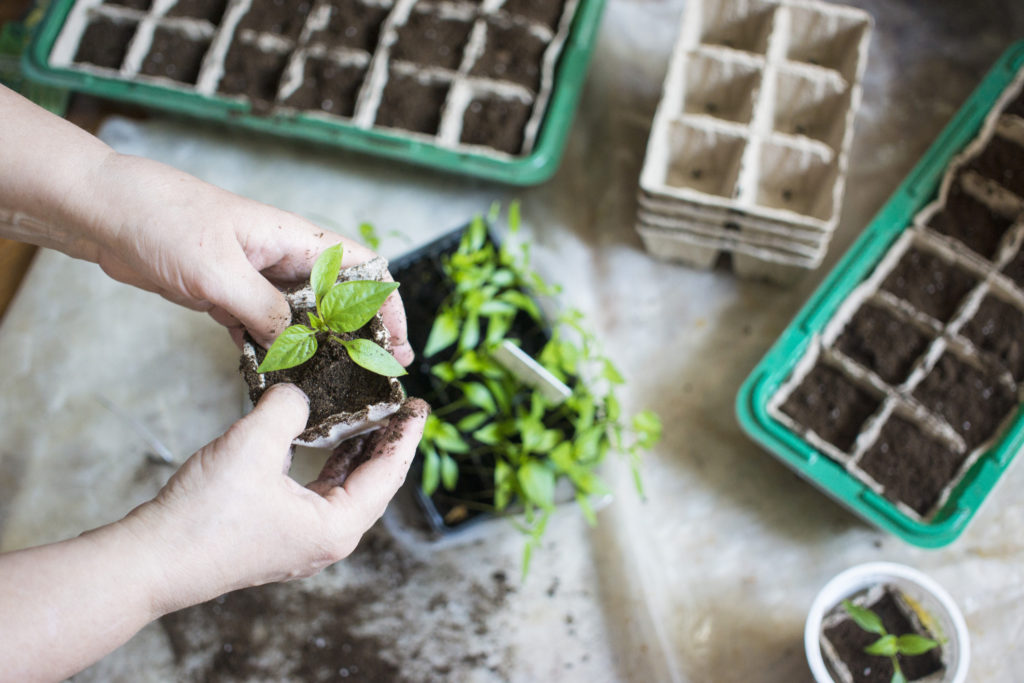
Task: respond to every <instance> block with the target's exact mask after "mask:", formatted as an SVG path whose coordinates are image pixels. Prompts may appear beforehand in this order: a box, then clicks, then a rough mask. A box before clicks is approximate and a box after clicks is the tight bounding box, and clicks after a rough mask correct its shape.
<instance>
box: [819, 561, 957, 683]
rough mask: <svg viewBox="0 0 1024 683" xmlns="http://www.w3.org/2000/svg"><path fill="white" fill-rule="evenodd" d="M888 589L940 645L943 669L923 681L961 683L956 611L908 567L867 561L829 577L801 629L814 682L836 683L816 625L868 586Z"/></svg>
mask: <svg viewBox="0 0 1024 683" xmlns="http://www.w3.org/2000/svg"><path fill="white" fill-rule="evenodd" d="M880 584H885V585H889V586H892V587H894V588H895V589H897V590H899V591H900V592H902V593H903V594H904V595H905V596H907V597H908V598H910V600H911V601H912V602H913V603H915V608H919V609H920V611H921V612H923V613H924V615H925V618H923V619H922V621H925V622H926V624H927V626H928V628H929V630H931V631H932V632H933V633H934V634H935V636H936V638H937V639H938V640H939V642H940V643H941V645H942V661H943V664H944V665H945V669H944V670H943V672H942V673H941V674H939V675H938V676H930V677H928V678H927V679H926V680H928V681H935V682H936V683H963V681H965V680H966V679H967V668H968V666H969V665H970V660H971V644H970V636H969V634H968V631H967V624H966V623H965V622H964V617H963V614H961V612H960V608H959V607H957V605H956V603H955V602H953V598H951V597H950V596H949V593H947V592H946V590H945V589H944V588H943V587H942V586H940V585H939V584H938V583H936V582H935V581H934V580H932V579H931V578H929V577H928V576H926V575H925V574H923V573H921V572H919V571H918V570H916V569H913V568H912V567H908V566H906V565H902V564H896V563H893V562H870V563H867V564H861V565H857V566H856V567H851V568H850V569H847V570H846V571H844V572H842V573H841V574H838V575H837V576H835V577H833V578H832V580H831V581H829V582H828V583H827V584H825V587H824V588H822V589H821V591H819V592H818V595H817V597H816V598H815V599H814V603H813V604H812V605H811V609H810V611H809V612H808V614H807V622H806V624H805V625H804V649H805V651H806V653H807V663H808V665H809V666H810V667H811V673H812V674H813V675H814V680H815V681H817V682H818V683H842V681H839V680H837V679H835V678H833V676H832V673H831V672H830V670H829V668H828V665H827V664H826V662H825V654H824V653H823V651H822V644H821V637H822V635H821V634H822V622H823V620H824V619H825V617H826V616H827V615H828V614H829V612H830V611H831V610H832V608H833V607H835V606H836V605H838V604H839V603H840V602H842V601H843V600H845V599H847V598H850V597H852V596H854V595H856V594H858V593H860V592H862V591H864V590H867V589H869V588H871V587H872V586H876V585H880Z"/></svg>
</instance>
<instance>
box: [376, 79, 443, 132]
mask: <svg viewBox="0 0 1024 683" xmlns="http://www.w3.org/2000/svg"><path fill="white" fill-rule="evenodd" d="M447 96H448V84H447V83H431V82H422V81H420V80H418V79H416V78H414V77H412V76H404V75H401V74H397V73H395V72H393V71H392V72H391V76H390V77H389V78H388V82H387V85H386V86H384V93H383V95H382V96H381V100H380V106H379V107H378V108H377V122H376V123H377V125H378V126H387V127H388V128H401V129H403V130H411V131H414V132H416V133H426V134H427V135H434V134H436V133H437V128H438V126H439V125H440V124H441V108H442V107H444V101H445V98H446V97H447Z"/></svg>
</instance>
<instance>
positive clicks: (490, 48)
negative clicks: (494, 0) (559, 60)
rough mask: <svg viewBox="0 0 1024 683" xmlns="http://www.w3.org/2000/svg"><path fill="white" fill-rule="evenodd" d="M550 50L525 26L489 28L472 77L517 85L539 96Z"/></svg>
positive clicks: (492, 26)
mask: <svg viewBox="0 0 1024 683" xmlns="http://www.w3.org/2000/svg"><path fill="white" fill-rule="evenodd" d="M547 46H548V45H547V43H546V42H545V41H544V40H542V39H540V38H538V37H537V36H535V35H534V34H533V33H531V32H530V31H528V30H527V29H526V28H524V27H523V26H519V25H517V24H510V25H508V26H500V25H497V24H488V25H487V38H486V41H485V43H484V52H483V54H482V55H480V57H479V58H478V59H477V61H476V64H474V65H473V69H472V72H471V73H472V74H473V75H474V76H483V77H485V78H494V79H497V80H499V81H511V82H513V83H518V84H519V85H522V86H524V87H526V88H529V89H530V90H532V91H533V92H537V90H538V89H540V75H541V66H542V62H543V60H544V50H545V49H546V48H547Z"/></svg>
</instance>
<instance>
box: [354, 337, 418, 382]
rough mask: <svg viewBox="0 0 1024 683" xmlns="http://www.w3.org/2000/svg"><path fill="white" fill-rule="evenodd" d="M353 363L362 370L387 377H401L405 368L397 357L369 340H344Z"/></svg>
mask: <svg viewBox="0 0 1024 683" xmlns="http://www.w3.org/2000/svg"><path fill="white" fill-rule="evenodd" d="M341 344H342V346H344V347H345V350H346V351H348V355H349V357H350V358H351V359H352V362H353V363H355V364H356V365H358V366H359V367H361V368H365V369H366V370H369V371H370V372H375V373H377V374H378V375H384V376H385V377H401V376H402V375H405V374H406V372H405V368H403V367H402V364H401V363H399V362H398V361H397V360H395V357H394V356H392V355H391V354H390V353H388V352H387V351H385V350H384V349H382V348H381V347H379V346H378V345H377V344H375V343H374V342H372V341H370V340H369V339H349V340H342V341H341Z"/></svg>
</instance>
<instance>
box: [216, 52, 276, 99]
mask: <svg viewBox="0 0 1024 683" xmlns="http://www.w3.org/2000/svg"><path fill="white" fill-rule="evenodd" d="M287 62H288V55H287V54H279V53H277V52H264V51H263V50H261V49H259V48H258V47H256V46H255V45H248V44H246V43H233V44H232V45H231V48H230V49H229V50H228V54H227V56H226V57H225V59H224V77H223V78H221V80H220V85H219V86H218V90H219V91H220V92H222V93H225V94H227V95H246V96H247V97H249V98H250V99H251V100H253V101H254V103H263V104H266V103H267V102H272V101H273V100H274V98H275V97H276V96H277V88H278V85H279V83H280V81H281V74H282V73H283V72H284V67H285V65H286V64H287Z"/></svg>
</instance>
